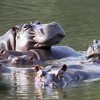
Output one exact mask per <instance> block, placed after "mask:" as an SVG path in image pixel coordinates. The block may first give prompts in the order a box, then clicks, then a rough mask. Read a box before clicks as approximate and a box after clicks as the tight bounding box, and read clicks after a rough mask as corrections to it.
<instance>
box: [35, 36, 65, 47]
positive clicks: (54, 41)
mask: <svg viewBox="0 0 100 100" xmlns="http://www.w3.org/2000/svg"><path fill="white" fill-rule="evenodd" d="M64 37H65V36H64V35H60V34H58V35H56V36H55V37H54V38H51V39H49V40H47V41H45V42H44V43H36V44H35V45H34V47H35V48H44V47H50V46H52V45H55V44H58V43H59V42H60V41H61V40H62V39H63V38H64Z"/></svg>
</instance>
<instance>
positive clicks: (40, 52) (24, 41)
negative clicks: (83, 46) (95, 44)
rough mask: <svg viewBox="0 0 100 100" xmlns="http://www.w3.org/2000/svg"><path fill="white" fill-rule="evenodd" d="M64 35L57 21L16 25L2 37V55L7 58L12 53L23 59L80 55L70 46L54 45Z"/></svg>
mask: <svg viewBox="0 0 100 100" xmlns="http://www.w3.org/2000/svg"><path fill="white" fill-rule="evenodd" d="M64 37H65V33H64V31H63V29H62V28H61V27H60V25H59V24H57V23H56V22H51V23H47V24H43V23H41V22H39V21H36V22H34V23H28V24H21V25H16V26H14V27H12V28H11V29H10V30H8V31H7V33H6V34H4V35H2V36H1V37H0V49H1V50H0V56H2V58H6V59H8V57H9V56H11V55H13V56H12V57H14V59H15V58H16V56H20V57H17V58H21V59H24V58H25V57H28V58H30V56H33V59H35V60H38V61H47V60H54V59H61V58H64V57H69V56H79V55H80V54H79V53H78V52H76V51H75V50H74V49H72V48H70V47H68V46H53V45H55V44H58V43H59V42H60V41H61V40H62V39H63V38H64ZM5 52H6V53H5ZM25 59H26V58H25ZM11 60H13V58H11ZM11 60H10V61H11Z"/></svg>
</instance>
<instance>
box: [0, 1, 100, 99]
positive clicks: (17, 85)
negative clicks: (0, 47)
mask: <svg viewBox="0 0 100 100" xmlns="http://www.w3.org/2000/svg"><path fill="white" fill-rule="evenodd" d="M99 11H100V1H99V0H63V1H62V0H2V1H0V34H4V33H5V32H6V31H7V30H8V29H10V28H11V27H12V26H14V25H16V24H22V23H26V22H31V21H36V20H40V21H42V22H45V23H47V22H51V21H57V22H58V23H60V25H61V26H62V27H63V29H64V30H65V33H66V34H67V35H66V38H65V39H64V40H63V41H62V42H61V44H59V45H69V46H70V47H73V48H74V49H76V50H80V51H81V50H82V51H83V50H86V49H87V47H88V46H89V44H90V42H91V41H92V40H93V39H99V36H100V35H99V34H100V13H99ZM44 65H45V64H44ZM16 70H17V71H16ZM99 84H100V81H98V82H94V83H89V84H83V85H78V86H75V87H72V88H70V87H69V88H67V89H51V88H44V89H37V90H36V89H35V88H34V71H29V70H28V71H26V70H25V71H23V70H22V69H21V70H20V71H18V68H15V70H14V71H13V72H11V73H7V74H1V75H0V100H44V99H47V100H61V99H62V100H66V99H68V100H84V99H85V100H94V99H98V100H99V99H100V96H99V93H100V86H99Z"/></svg>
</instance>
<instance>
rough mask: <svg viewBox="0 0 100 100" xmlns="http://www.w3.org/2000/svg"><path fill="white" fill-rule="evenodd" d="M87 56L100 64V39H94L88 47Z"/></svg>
mask: <svg viewBox="0 0 100 100" xmlns="http://www.w3.org/2000/svg"><path fill="white" fill-rule="evenodd" d="M86 57H87V59H90V61H93V62H97V63H99V64H100V40H93V42H92V45H91V46H89V48H88V49H87V54H86Z"/></svg>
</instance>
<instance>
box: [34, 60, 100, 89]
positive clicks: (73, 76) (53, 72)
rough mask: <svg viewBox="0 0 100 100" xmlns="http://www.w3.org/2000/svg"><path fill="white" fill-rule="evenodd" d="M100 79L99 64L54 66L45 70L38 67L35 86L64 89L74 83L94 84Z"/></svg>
mask: <svg viewBox="0 0 100 100" xmlns="http://www.w3.org/2000/svg"><path fill="white" fill-rule="evenodd" d="M64 63H65V62H64ZM67 63H68V61H67ZM98 79H99V80H100V66H99V65H98V64H97V65H95V64H90V63H88V64H87V63H86V64H81V65H79V64H77V63H73V64H62V65H53V64H52V65H49V66H46V67H45V68H44V67H41V66H37V69H36V77H35V85H36V88H37V87H38V88H40V87H45V86H50V87H52V88H53V87H61V88H64V87H68V86H69V85H70V84H72V83H76V84H77V83H85V82H92V81H96V80H98Z"/></svg>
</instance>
